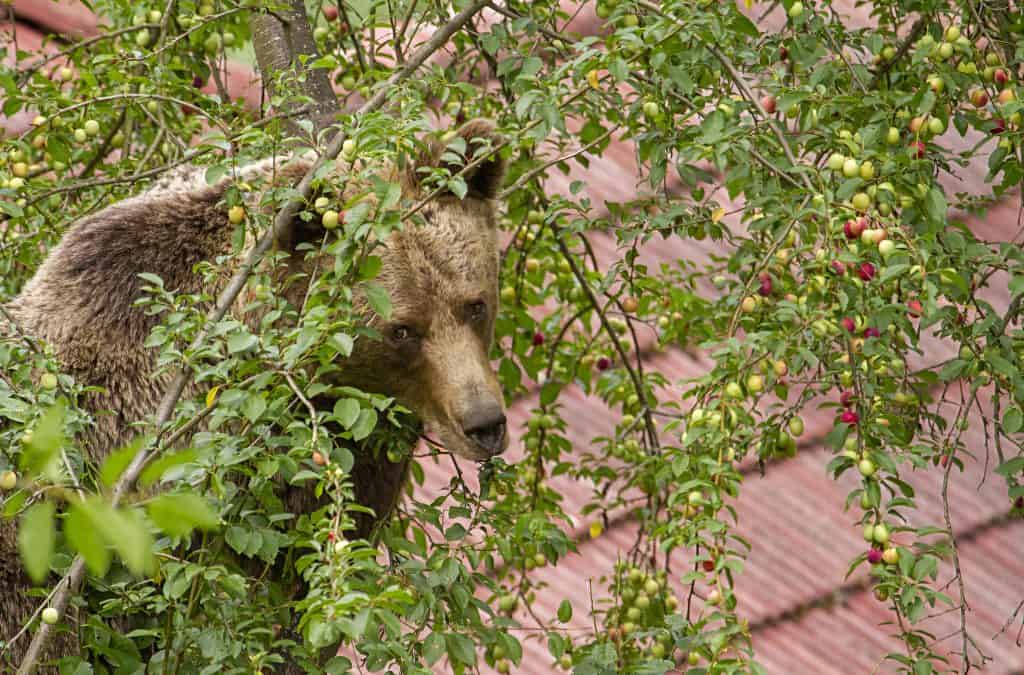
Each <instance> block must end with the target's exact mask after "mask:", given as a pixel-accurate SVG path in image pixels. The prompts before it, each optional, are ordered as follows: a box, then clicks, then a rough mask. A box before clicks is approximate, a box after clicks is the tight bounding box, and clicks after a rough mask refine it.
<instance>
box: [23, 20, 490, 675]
mask: <svg viewBox="0 0 1024 675" xmlns="http://www.w3.org/2000/svg"><path fill="white" fill-rule="evenodd" d="M486 6H487V0H477V1H476V2H474V3H473V4H471V5H469V6H468V7H466V8H465V9H464V10H462V11H461V12H459V13H458V14H456V15H455V16H454V17H452V19H451V20H450V21H449V22H448V23H446V24H445V25H444V26H442V27H441V28H439V29H438V30H437V32H436V33H434V35H433V36H432V37H431V38H430V40H428V41H427V42H425V43H424V44H423V45H422V46H421V47H420V48H419V49H418V50H417V51H416V53H414V54H413V55H412V56H411V57H410V58H409V60H408V61H407V62H406V63H405V65H404V66H403V67H402V68H401V69H400V70H397V71H395V72H394V73H393V74H392V75H391V77H389V78H388V79H387V81H385V82H383V83H381V85H380V86H379V87H378V88H377V92H376V93H375V94H374V95H373V97H372V98H371V99H370V100H369V101H367V102H366V103H364V104H363V105H362V107H360V108H359V110H357V111H356V113H355V115H356V117H359V116H362V115H365V114H367V113H370V112H375V111H377V110H379V109H380V108H382V107H383V106H384V103H385V102H386V101H387V97H388V95H389V94H390V93H391V92H393V91H394V90H395V87H396V85H397V84H398V83H399V82H402V81H404V80H406V79H407V78H408V77H409V76H410V75H412V73H414V72H415V71H416V70H417V69H419V67H420V66H422V65H423V64H424V63H425V62H426V60H427V59H428V58H430V56H431V55H432V54H433V53H434V52H436V51H437V50H438V49H440V48H441V47H442V46H444V45H445V44H446V43H447V42H448V40H449V39H450V38H451V37H452V35H454V34H455V33H456V31H458V30H459V29H460V28H462V26H463V25H464V24H465V23H466V22H467V21H469V20H470V19H471V18H473V16H475V15H476V14H477V13H478V12H479V11H480V10H481V9H483V8H484V7H486ZM345 138H346V134H345V132H344V131H339V132H338V133H337V134H335V135H334V137H333V138H332V139H331V141H330V143H329V144H328V145H327V147H326V148H325V150H324V152H323V154H322V155H320V157H319V158H317V160H316V161H315V162H314V163H313V166H311V167H310V169H309V171H307V172H306V175H305V176H303V177H302V180H300V181H299V183H298V185H296V192H297V194H296V195H295V196H294V197H293V198H292V199H291V200H290V201H289V202H288V203H287V204H285V205H284V206H283V207H282V208H281V210H280V211H279V212H278V213H277V215H276V216H275V218H274V224H273V227H271V228H270V229H268V230H267V232H266V233H264V235H263V236H262V237H261V238H260V240H259V241H258V242H257V244H256V246H254V247H253V249H252V251H251V252H250V253H249V255H248V256H247V257H246V259H245V262H244V263H243V264H242V266H241V267H240V268H239V270H238V271H237V272H236V273H235V275H234V276H233V277H232V278H231V280H230V281H229V282H228V285H227V286H226V287H225V288H224V290H223V291H222V292H221V293H220V295H219V296H218V298H217V304H216V305H215V306H214V308H213V309H212V310H210V312H209V314H208V315H207V317H206V322H205V323H204V328H203V329H202V330H201V331H200V332H199V334H198V335H196V337H195V339H194V340H193V341H192V344H191V345H190V347H189V349H188V351H189V352H194V351H195V350H196V349H198V347H199V346H200V345H201V344H202V343H203V342H204V341H205V340H206V338H207V337H208V335H209V327H210V326H215V325H216V324H217V323H218V322H219V321H220V320H221V319H223V318H224V315H225V314H227V312H228V309H229V308H230V307H231V306H232V305H233V304H234V302H235V298H236V297H237V296H238V294H239V293H240V292H241V291H242V288H243V287H244V286H245V283H246V281H248V279H249V275H250V274H252V271H253V269H254V268H255V266H256V264H257V263H258V262H259V260H260V259H261V258H262V257H263V255H264V254H265V253H266V252H267V251H268V250H270V248H271V246H273V244H274V242H275V241H276V240H277V238H278V237H279V236H281V235H283V234H285V233H286V232H287V231H288V229H289V227H290V226H291V223H292V221H293V220H294V219H295V217H296V215H297V214H298V212H299V208H300V207H301V206H302V204H303V203H304V202H305V201H306V200H308V199H309V197H310V195H311V194H312V192H313V177H314V176H315V175H317V172H318V171H320V169H321V168H322V167H323V166H324V165H325V164H326V163H327V162H331V161H334V159H335V158H337V156H338V155H339V154H340V153H341V146H342V144H343V143H344V142H345ZM191 377H192V371H191V369H190V368H189V367H188V366H183V367H182V368H181V370H180V371H179V372H178V375H177V376H176V377H175V378H174V381H173V382H172V383H171V385H170V387H168V389H167V391H166V393H165V394H164V397H163V399H162V400H161V402H160V406H159V407H158V408H157V413H156V421H155V425H156V428H157V429H158V430H160V429H162V428H163V427H164V426H165V425H166V424H167V422H168V421H170V419H171V416H172V414H173V412H174V407H175V406H176V405H177V403H178V400H179V399H180V398H181V395H182V392H183V391H184V390H185V385H186V384H187V383H188V381H189V380H190V379H191ZM156 440H157V441H158V440H159V436H158V438H157V439H156ZM155 442H156V441H154V443H155ZM152 447H153V445H152V444H151V445H150V447H147V448H145V449H143V450H141V451H140V452H139V453H138V454H137V455H135V457H134V459H132V461H131V464H129V465H128V468H127V469H125V471H124V473H123V474H122V475H121V478H119V479H118V481H117V483H116V484H115V485H114V489H113V492H112V495H111V504H112V505H113V506H116V505H117V504H119V503H120V502H121V499H122V498H123V497H124V495H125V493H126V492H128V490H129V489H130V488H131V486H132V485H133V484H134V483H135V480H136V478H138V476H139V474H140V473H141V472H142V469H143V467H145V465H146V463H147V462H148V461H149V460H150V459H151V458H152V456H153V455H154V454H155V453H154V452H153V450H152ZM84 575H85V559H84V558H83V557H82V556H81V555H77V556H75V559H74V561H73V562H72V563H71V567H70V568H69V569H68V571H67V573H66V574H65V575H64V577H63V578H62V579H61V580H60V582H58V586H59V588H60V590H59V591H57V592H56V593H54V594H53V597H52V599H51V601H50V606H51V607H54V608H55V609H56V610H57V611H58V612H59V613H60V614H63V613H64V610H65V608H66V607H67V605H68V601H69V600H70V599H71V595H72V593H74V592H76V591H77V589H78V586H79V584H81V582H82V577H83V576H84ZM51 631H52V626H51V625H50V624H46V623H43V624H41V625H40V626H39V630H38V631H37V632H36V634H35V636H34V637H33V638H32V644H30V645H29V648H28V650H27V651H26V652H25V657H24V658H23V659H22V662H21V666H20V667H19V668H18V675H31V674H32V673H33V672H35V669H36V666H37V664H38V662H39V657H40V655H41V654H42V653H43V650H44V649H45V647H46V645H47V643H48V642H49V639H50V635H51Z"/></svg>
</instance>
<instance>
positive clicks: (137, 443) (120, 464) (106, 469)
mask: <svg viewBox="0 0 1024 675" xmlns="http://www.w3.org/2000/svg"><path fill="white" fill-rule="evenodd" d="M145 442H146V437H145V436H138V437H136V438H135V439H134V440H133V441H132V442H131V443H129V444H128V445H126V446H125V447H123V448H121V449H120V450H115V451H114V452H112V453H110V456H108V457H107V459H106V460H104V462H103V466H102V467H101V468H100V480H102V481H103V484H104V485H106V486H107V487H110V486H112V485H113V484H114V483H116V482H117V479H118V478H120V477H121V474H122V473H124V470H125V469H126V468H127V467H128V465H129V464H130V463H131V461H132V460H133V459H134V458H135V455H137V454H139V450H141V449H142V445H143V444H144V443H145Z"/></svg>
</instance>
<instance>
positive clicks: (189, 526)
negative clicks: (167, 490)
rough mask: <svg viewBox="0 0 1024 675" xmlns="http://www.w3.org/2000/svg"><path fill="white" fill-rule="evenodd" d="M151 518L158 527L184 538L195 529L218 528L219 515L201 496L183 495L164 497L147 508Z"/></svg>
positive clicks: (155, 500) (152, 502)
mask: <svg viewBox="0 0 1024 675" xmlns="http://www.w3.org/2000/svg"><path fill="white" fill-rule="evenodd" d="M147 511H148V512H149V517H150V518H152V519H153V522H154V523H156V525H157V527H159V528H160V529H161V530H163V531H164V532H166V533H167V534H169V535H171V536H174V537H184V536H185V535H187V534H189V533H191V532H192V530H193V529H196V528H198V529H200V530H213V529H216V528H217V525H218V522H219V521H218V518H217V514H216V513H214V512H213V509H211V508H210V506H209V504H207V503H206V501H205V500H203V499H202V498H201V497H200V496H199V495H196V494H192V493H182V494H174V495H162V496H160V497H157V498H156V499H154V500H153V501H151V502H150V503H149V505H148V507H147Z"/></svg>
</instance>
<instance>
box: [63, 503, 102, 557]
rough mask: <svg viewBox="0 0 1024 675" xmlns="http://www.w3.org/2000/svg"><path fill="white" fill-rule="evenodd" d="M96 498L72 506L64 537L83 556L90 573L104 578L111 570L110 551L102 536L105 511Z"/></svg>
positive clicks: (66, 521) (66, 520)
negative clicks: (98, 504) (98, 505)
mask: <svg viewBox="0 0 1024 675" xmlns="http://www.w3.org/2000/svg"><path fill="white" fill-rule="evenodd" d="M96 502H97V500H96V498H90V499H87V500H84V501H80V502H74V503H72V504H71V509H70V511H68V515H67V518H65V520H64V535H65V536H66V537H67V538H68V542H69V543H70V544H71V546H72V548H74V549H75V550H76V551H78V552H79V553H81V554H82V557H83V558H85V564H86V565H87V566H88V567H89V571H90V572H92V573H93V574H95V575H96V576H100V577H102V576H103V575H105V574H106V573H107V570H108V569H110V558H111V554H110V549H109V548H107V542H106V541H105V540H104V538H103V535H102V529H103V522H102V521H103V511H102V510H101V508H98V507H97V503H96Z"/></svg>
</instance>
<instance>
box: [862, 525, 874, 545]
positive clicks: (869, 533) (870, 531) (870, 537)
mask: <svg viewBox="0 0 1024 675" xmlns="http://www.w3.org/2000/svg"><path fill="white" fill-rule="evenodd" d="M874 540H875V526H874V525H872V524H871V523H868V524H867V525H865V526H864V541H874Z"/></svg>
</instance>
